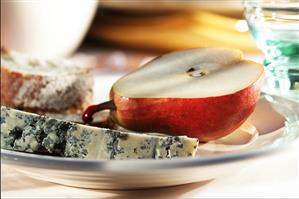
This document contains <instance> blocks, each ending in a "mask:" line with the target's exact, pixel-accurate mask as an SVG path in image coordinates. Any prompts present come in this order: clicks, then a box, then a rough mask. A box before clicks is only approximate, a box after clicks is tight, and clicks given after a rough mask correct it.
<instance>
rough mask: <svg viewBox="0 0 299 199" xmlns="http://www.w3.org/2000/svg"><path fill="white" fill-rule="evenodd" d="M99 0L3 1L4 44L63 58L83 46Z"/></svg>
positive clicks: (2, 33) (10, 47)
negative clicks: (83, 40) (82, 42)
mask: <svg viewBox="0 0 299 199" xmlns="http://www.w3.org/2000/svg"><path fill="white" fill-rule="evenodd" d="M97 5H98V2H97V1H96V0H76V1H72V0H59V1H51V0H39V1H1V45H2V46H5V47H6V48H9V49H14V50H17V51H20V52H24V53H28V54H31V55H34V56H39V57H64V56H68V55H69V54H71V53H72V52H73V51H74V50H76V48H77V47H78V46H79V45H80V43H81V41H82V39H83V38H84V36H85V34H86V32H87V30H88V28H89V26H90V24H91V21H92V19H93V17H94V15H95V11H96V8H97Z"/></svg>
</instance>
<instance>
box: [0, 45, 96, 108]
mask: <svg viewBox="0 0 299 199" xmlns="http://www.w3.org/2000/svg"><path fill="white" fill-rule="evenodd" d="M92 88H93V77H92V74H91V70H90V69H89V68H87V67H82V66H77V65H75V64H73V63H71V62H70V61H67V60H46V59H43V60H41V59H36V58H31V57H29V56H26V55H24V54H21V53H18V52H15V51H10V50H6V49H4V48H1V104H2V105H7V106H10V107H15V108H18V109H22V110H31V111H33V112H49V111H50V112H64V111H68V110H69V111H71V112H75V111H78V110H82V109H83V108H84V107H86V106H87V105H88V104H90V103H91V101H92V93H93V92H92Z"/></svg>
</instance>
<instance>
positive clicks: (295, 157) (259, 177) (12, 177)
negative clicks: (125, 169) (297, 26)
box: [1, 59, 299, 199]
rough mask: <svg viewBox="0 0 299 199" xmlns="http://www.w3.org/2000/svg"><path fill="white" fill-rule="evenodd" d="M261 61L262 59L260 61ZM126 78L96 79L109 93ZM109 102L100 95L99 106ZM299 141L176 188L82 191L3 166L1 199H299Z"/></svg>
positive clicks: (98, 85)
mask: <svg viewBox="0 0 299 199" xmlns="http://www.w3.org/2000/svg"><path fill="white" fill-rule="evenodd" d="M257 60H258V59H257ZM121 75H122V74H121V73H119V74H105V75H101V76H97V77H96V79H95V88H94V89H95V90H96V91H101V93H107V94H108V93H109V89H110V86H111V84H112V83H113V82H114V81H115V80H116V79H118V78H119V77H120V76H121ZM107 98H108V96H106V95H100V96H97V97H96V98H95V100H96V101H97V102H100V101H104V100H106V99H107ZM298 161H299V140H297V142H296V143H294V144H292V145H291V146H288V147H287V148H286V149H285V150H283V151H282V152H280V153H274V154H272V155H270V156H266V157H265V158H263V159H262V160H261V161H259V162H252V163H251V164H250V165H248V166H247V167H246V168H243V169H242V170H240V171H236V172H235V174H234V175H232V176H227V177H225V178H219V179H214V180H212V181H209V182H200V183H193V184H188V185H181V186H175V187H167V188H159V189H149V190H132V191H112V190H92V189H80V188H73V187H67V186H63V185H58V184H54V183H50V182H44V181H39V180H35V179H31V178H30V177H27V176H25V175H23V174H21V173H18V172H17V171H15V170H14V168H13V166H11V165H4V164H1V198H111V199H112V198H220V197H225V198H241V197H242V198H244V197H245V198H262V197H264V198H299V176H298V170H299V164H298Z"/></svg>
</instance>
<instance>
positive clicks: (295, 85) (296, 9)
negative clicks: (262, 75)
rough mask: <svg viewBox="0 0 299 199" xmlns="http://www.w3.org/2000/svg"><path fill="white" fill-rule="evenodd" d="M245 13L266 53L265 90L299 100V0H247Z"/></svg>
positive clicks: (254, 35) (252, 30)
mask: <svg viewBox="0 0 299 199" xmlns="http://www.w3.org/2000/svg"><path fill="white" fill-rule="evenodd" d="M244 6H245V11H244V14H245V17H246V20H247V23H248V26H249V29H250V31H251V33H252V35H253V37H254V39H255V40H256V43H257V46H258V47H259V48H260V49H261V50H262V52H263V53H264V54H265V60H264V65H265V67H266V72H267V75H266V84H265V87H264V88H263V90H264V92H266V93H270V94H276V95H283V96H286V97H288V98H292V99H295V100H296V101H299V1H298V0H296V1H294V0H245V1H244Z"/></svg>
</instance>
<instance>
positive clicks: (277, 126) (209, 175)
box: [1, 96, 299, 189]
mask: <svg viewBox="0 0 299 199" xmlns="http://www.w3.org/2000/svg"><path fill="white" fill-rule="evenodd" d="M298 107H299V104H298V103H296V102H293V101H290V100H287V99H284V98H281V97H276V96H263V97H261V99H260V100H259V102H258V104H257V108H256V110H255V112H254V113H253V114H252V116H251V121H252V123H253V124H254V125H255V126H256V128H257V130H258V132H259V133H260V135H259V136H258V138H257V139H256V140H255V142H253V143H252V144H251V145H249V146H248V147H247V148H245V149H242V151H237V152H236V151H234V152H225V153H224V152H223V153H219V152H217V153H215V154H211V153H209V154H208V155H202V156H197V157H195V158H178V159H172V160H121V161H119V160H111V161H100V160H97V161H96V160H80V159H71V158H61V157H51V156H45V155H35V154H27V153H21V152H14V151H8V150H2V149H1V158H2V162H3V163H5V164H11V165H14V167H15V168H16V169H17V170H18V171H20V172H22V173H24V174H27V175H28V176H30V177H32V178H36V179H41V180H45V181H50V182H54V183H59V184H64V185H69V186H76V187H84V188H98V189H138V188H152V187H165V186H173V185H180V184H187V183H192V182H199V181H205V180H209V179H214V178H218V177H221V176H226V175H229V174H230V173H233V172H236V171H237V170H239V169H240V168H242V167H244V166H246V165H248V164H250V163H251V162H253V161H252V160H253V159H255V160H258V159H260V158H263V156H265V155H267V154H269V153H272V152H275V151H277V150H278V149H281V148H283V146H286V145H288V143H290V142H292V141H293V140H295V139H296V138H297V137H298V134H299V124H298V123H299V108H298ZM198 154H201V153H200V150H199V153H198Z"/></svg>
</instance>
